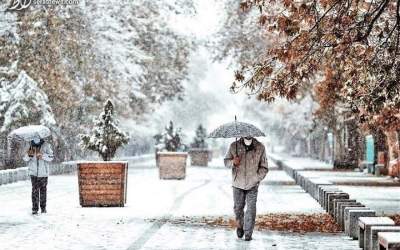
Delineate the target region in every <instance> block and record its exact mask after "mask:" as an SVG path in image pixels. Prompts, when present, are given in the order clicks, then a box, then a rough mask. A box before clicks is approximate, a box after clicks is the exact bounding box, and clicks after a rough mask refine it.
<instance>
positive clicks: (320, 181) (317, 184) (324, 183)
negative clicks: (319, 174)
mask: <svg viewBox="0 0 400 250" xmlns="http://www.w3.org/2000/svg"><path fill="white" fill-rule="evenodd" d="M310 185H311V190H310V193H311V196H312V197H313V198H314V199H316V200H317V201H318V188H319V187H320V186H331V185H333V184H332V182H330V181H327V180H323V179H317V180H312V181H311V182H310Z"/></svg>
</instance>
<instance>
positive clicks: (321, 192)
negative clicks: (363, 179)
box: [318, 186, 340, 206]
mask: <svg viewBox="0 0 400 250" xmlns="http://www.w3.org/2000/svg"><path fill="white" fill-rule="evenodd" d="M326 191H340V190H339V189H338V188H337V187H335V186H320V187H319V188H318V202H319V204H320V205H321V206H323V203H324V193H325V192H326Z"/></svg>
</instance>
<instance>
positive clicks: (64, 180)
mask: <svg viewBox="0 0 400 250" xmlns="http://www.w3.org/2000/svg"><path fill="white" fill-rule="evenodd" d="M220 162H221V160H219V161H214V162H213V163H211V167H209V168H201V167H189V168H188V170H187V178H186V179H185V180H183V181H174V180H171V181H160V180H159V179H158V170H157V169H156V168H155V167H151V166H152V165H154V162H153V161H148V162H145V163H140V164H136V165H134V166H130V171H129V182H128V203H127V206H126V207H124V208H82V207H80V206H79V199H78V180H77V177H76V175H65V176H51V177H50V179H49V186H48V197H49V201H48V214H45V215H39V216H32V215H30V209H31V206H30V183H29V182H28V181H23V182H18V183H14V184H8V185H4V186H0V204H1V208H0V209H1V213H0V242H1V249H2V250H3V249H10V250H11V249H12V250H14V249H85V250H88V249H89V250H90V249H358V248H357V242H356V241H351V240H349V239H348V238H347V237H345V236H344V235H343V234H304V235H300V234H294V233H284V232H270V231H256V232H255V233H254V240H253V241H252V242H250V243H249V242H244V241H242V240H238V239H236V237H235V235H234V232H233V231H232V230H227V229H224V228H215V227H208V226H192V225H185V224H183V225H175V224H174V225H172V224H169V223H166V222H165V221H166V220H165V219H168V218H175V217H183V216H232V206H233V205H232V194H231V192H232V191H231V187H230V171H229V170H228V169H226V168H224V167H222V166H221V165H220V164H221V163H220ZM257 208H258V213H259V214H265V213H322V212H323V210H322V209H321V208H320V206H319V204H318V203H317V202H316V201H315V200H313V199H312V198H311V197H310V196H309V195H308V194H306V193H305V192H304V191H303V190H302V189H301V188H300V187H299V186H297V185H294V182H293V180H292V179H291V178H289V177H288V176H287V175H286V174H285V173H284V172H283V171H276V170H274V171H271V172H270V173H269V174H268V177H267V179H266V180H265V181H264V182H262V183H261V185H260V190H259V202H258V207H257ZM149 219H155V221H154V222H151V221H150V220H149Z"/></svg>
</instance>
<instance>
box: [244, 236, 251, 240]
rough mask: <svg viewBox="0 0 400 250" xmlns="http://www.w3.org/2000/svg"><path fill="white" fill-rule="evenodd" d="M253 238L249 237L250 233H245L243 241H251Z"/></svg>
mask: <svg viewBox="0 0 400 250" xmlns="http://www.w3.org/2000/svg"><path fill="white" fill-rule="evenodd" d="M252 239H253V238H251V235H245V236H244V240H245V241H251V240H252Z"/></svg>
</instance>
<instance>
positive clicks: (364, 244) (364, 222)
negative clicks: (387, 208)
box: [358, 217, 394, 249]
mask: <svg viewBox="0 0 400 250" xmlns="http://www.w3.org/2000/svg"><path fill="white" fill-rule="evenodd" d="M358 226H359V228H358V229H359V234H358V235H359V237H358V244H359V246H360V248H363V249H371V248H372V247H371V242H370V237H371V227H372V226H394V221H393V220H392V219H390V218H389V217H360V218H358Z"/></svg>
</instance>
